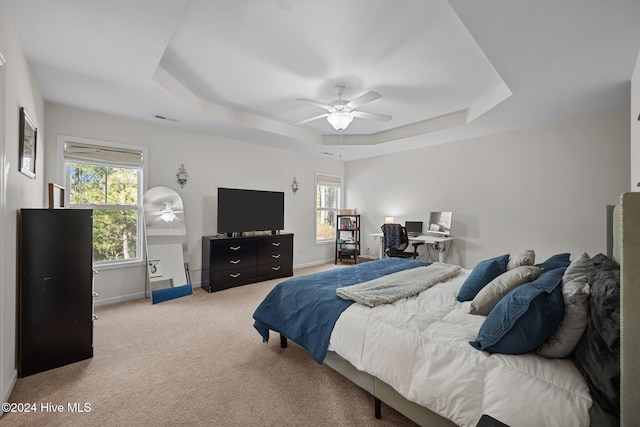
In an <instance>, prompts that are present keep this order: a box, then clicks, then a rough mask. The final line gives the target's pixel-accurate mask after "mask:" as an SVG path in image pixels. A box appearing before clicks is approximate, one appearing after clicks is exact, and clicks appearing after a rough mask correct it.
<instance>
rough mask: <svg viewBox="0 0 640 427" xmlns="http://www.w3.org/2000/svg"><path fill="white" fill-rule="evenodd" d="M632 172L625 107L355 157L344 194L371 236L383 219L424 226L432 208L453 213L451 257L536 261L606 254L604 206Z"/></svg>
mask: <svg viewBox="0 0 640 427" xmlns="http://www.w3.org/2000/svg"><path fill="white" fill-rule="evenodd" d="M629 177H630V166H629V110H628V109H623V110H618V111H613V112H609V113H606V114H599V115H593V116H588V117H580V118H577V119H573V120H567V121H563V122H560V123H555V124H552V125H547V126H540V127H535V128H530V129H522V130H518V131H512V132H506V133H501V134H497V135H492V136H486V137H482V138H475V139H470V140H466V141H458V142H455V143H449V144H443V145H437V146H432V147H427V148H423V149H418V150H412V151H406V152H402V153H396V154H392V155H387V156H382V157H376V158H371V159H365V160H360V161H354V162H350V163H348V164H347V169H346V185H347V195H346V200H347V205H348V206H349V207H357V208H358V209H359V210H360V211H361V213H362V214H363V229H364V231H363V233H364V235H365V236H366V235H367V234H368V233H373V232H379V231H380V225H381V224H382V223H383V222H384V217H385V216H393V217H395V221H396V222H400V223H404V221H405V220H423V221H425V222H426V221H427V220H428V216H429V212H430V211H443V210H451V211H453V226H452V234H453V235H455V237H456V240H455V243H454V244H453V247H452V253H451V255H450V256H449V258H448V259H447V262H451V263H460V264H462V265H463V266H465V267H467V268H472V267H474V266H475V264H477V263H478V262H479V261H481V260H483V259H485V258H487V257H490V256H495V255H500V254H503V253H514V252H519V251H521V250H524V249H534V250H535V251H536V255H537V259H538V260H544V259H546V257H548V256H550V255H553V254H556V253H559V252H571V253H572V254H573V256H575V255H576V254H578V252H582V251H586V252H587V253H589V255H592V256H593V255H595V254H596V253H598V252H604V251H605V249H606V247H605V229H604V224H605V205H607V204H614V203H618V201H619V196H620V195H621V194H622V193H623V192H625V191H628V188H629ZM366 237H367V238H366V240H365V241H364V248H365V250H366V248H370V250H371V251H372V252H373V251H374V249H375V248H377V246H376V243H375V241H373V239H372V238H370V237H368V236H366Z"/></svg>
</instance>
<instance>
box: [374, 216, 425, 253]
mask: <svg viewBox="0 0 640 427" xmlns="http://www.w3.org/2000/svg"><path fill="white" fill-rule="evenodd" d="M380 228H381V229H382V235H383V239H384V255H383V256H384V257H400V258H413V259H416V257H417V256H418V246H420V245H424V242H414V243H411V245H412V246H413V252H405V249H407V247H408V246H409V236H407V230H406V228H404V227H403V226H402V225H400V224H382V227H380Z"/></svg>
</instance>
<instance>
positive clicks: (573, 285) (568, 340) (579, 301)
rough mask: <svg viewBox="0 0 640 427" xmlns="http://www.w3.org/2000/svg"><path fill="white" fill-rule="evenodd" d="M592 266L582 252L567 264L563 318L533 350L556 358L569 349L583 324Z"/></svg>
mask: <svg viewBox="0 0 640 427" xmlns="http://www.w3.org/2000/svg"><path fill="white" fill-rule="evenodd" d="M593 268H594V266H593V261H592V260H591V258H589V255H587V254H586V253H583V254H582V255H580V256H579V257H578V258H576V259H575V260H574V261H573V262H572V263H571V264H570V265H569V267H567V270H566V271H565V272H564V276H562V284H561V287H562V295H563V297H564V319H563V320H562V323H561V324H560V326H559V327H558V329H557V330H556V331H555V332H554V333H553V335H552V336H551V337H550V338H549V339H548V340H547V341H546V342H545V343H544V344H542V345H541V346H540V347H539V348H538V349H537V350H536V353H538V355H540V356H544V357H548V358H553V359H559V358H562V357H567V356H569V355H571V354H572V353H573V350H574V349H575V348H576V345H578V342H579V341H580V338H582V334H583V333H584V330H585V329H586V327H587V320H588V317H589V283H588V277H589V273H590V272H591V271H592V270H593Z"/></svg>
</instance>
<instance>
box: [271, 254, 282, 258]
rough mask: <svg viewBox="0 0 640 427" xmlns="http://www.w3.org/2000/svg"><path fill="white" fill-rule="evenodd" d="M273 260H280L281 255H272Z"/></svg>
mask: <svg viewBox="0 0 640 427" xmlns="http://www.w3.org/2000/svg"><path fill="white" fill-rule="evenodd" d="M271 258H275V259H278V258H280V254H272V255H271Z"/></svg>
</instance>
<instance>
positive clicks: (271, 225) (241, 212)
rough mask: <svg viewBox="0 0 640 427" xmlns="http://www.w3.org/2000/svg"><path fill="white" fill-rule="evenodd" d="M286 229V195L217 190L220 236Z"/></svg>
mask: <svg viewBox="0 0 640 427" xmlns="http://www.w3.org/2000/svg"><path fill="white" fill-rule="evenodd" d="M282 229H284V192H282V191H262V190H243V189H239V188H221V187H218V233H226V234H228V235H231V234H233V233H244V232H247V231H271V232H272V233H275V232H276V231H277V230H282Z"/></svg>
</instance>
